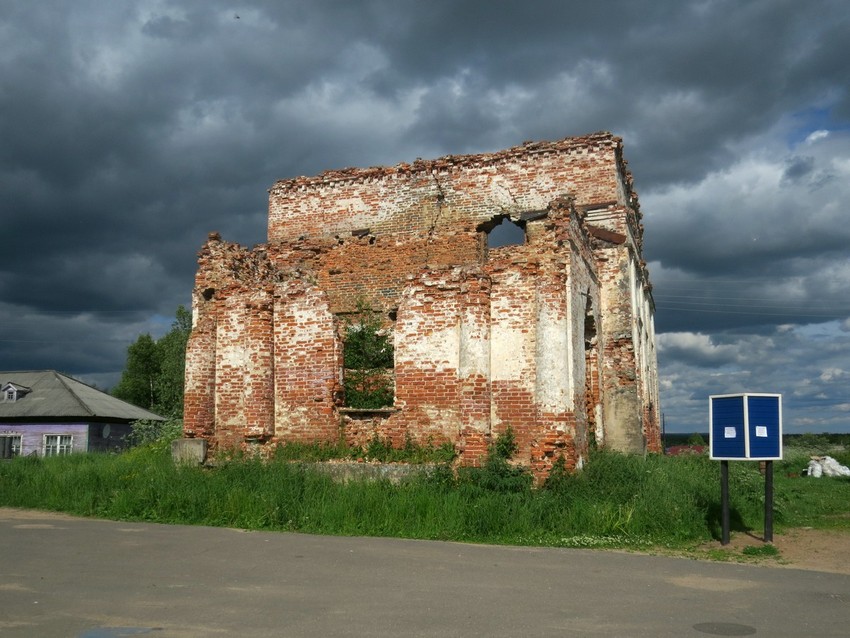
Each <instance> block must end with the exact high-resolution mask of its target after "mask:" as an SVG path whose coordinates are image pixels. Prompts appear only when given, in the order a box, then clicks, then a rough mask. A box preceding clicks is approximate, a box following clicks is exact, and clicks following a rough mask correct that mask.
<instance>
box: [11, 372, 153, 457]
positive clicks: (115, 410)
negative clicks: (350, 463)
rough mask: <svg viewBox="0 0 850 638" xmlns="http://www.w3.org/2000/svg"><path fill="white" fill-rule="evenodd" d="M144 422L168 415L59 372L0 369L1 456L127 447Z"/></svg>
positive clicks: (42, 454) (110, 449)
mask: <svg viewBox="0 0 850 638" xmlns="http://www.w3.org/2000/svg"><path fill="white" fill-rule="evenodd" d="M139 420H153V421H164V420H165V419H164V418H163V417H161V416H159V415H158V414H154V413H153V412H150V411H148V410H144V409H142V408H139V407H137V406H135V405H132V404H130V403H127V402H126V401H122V400H120V399H116V398H115V397H113V396H110V395H108V394H106V393H105V392H101V391H100V390H98V389H96V388H93V387H91V386H89V385H86V384H85V383H83V382H82V381H78V380H77V379H74V378H72V377H69V376H67V375H64V374H62V373H60V372H56V371H54V370H40V371H34V372H0V459H4V458H11V457H13V456H18V455H24V456H27V455H37V456H54V455H59V454H70V453H72V452H97V451H102V452H106V451H118V450H122V449H124V448H125V447H126V446H127V436H128V435H129V434H130V430H131V424H132V423H133V422H134V421H139Z"/></svg>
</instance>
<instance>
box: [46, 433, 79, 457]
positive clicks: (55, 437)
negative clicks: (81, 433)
mask: <svg viewBox="0 0 850 638" xmlns="http://www.w3.org/2000/svg"><path fill="white" fill-rule="evenodd" d="M73 447H74V437H73V436H72V435H70V434H45V435H44V456H61V455H63V454H70V453H71V450H72V449H73Z"/></svg>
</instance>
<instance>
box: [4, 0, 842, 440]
mask: <svg viewBox="0 0 850 638" xmlns="http://www.w3.org/2000/svg"><path fill="white" fill-rule="evenodd" d="M573 5H575V6H573ZM849 32H850V13H848V12H847V10H846V7H845V5H844V3H843V2H840V1H838V0H836V1H826V0H824V1H818V0H815V1H813V2H808V3H799V2H783V1H776V0H770V1H753V2H738V1H731V0H730V1H726V0H700V1H693V2H683V1H680V0H666V1H665V0H653V1H652V2H648V1H627V0H622V1H607V2H606V1H600V2H595V3H564V2H560V1H554V0H552V1H545V0H541V1H538V2H527V1H526V2H514V1H499V0H493V1H490V2H479V1H470V2H455V1H448V0H445V1H438V0H432V1H429V2H415V1H412V0H411V1H405V0H395V1H392V2H390V1H385V0H372V1H365V2H357V3H353V2H331V1H312V2H309V3H305V2H281V1H272V0H268V1H260V0H257V1H253V2H252V1H245V2H225V1H217V0H205V1H203V2H201V1H190V0H185V1H167V0H140V1H138V2H121V3H104V2H99V1H94V0H89V1H86V0H79V1H77V2H73V3H68V2H62V1H60V0H42V1H41V2H37V3H36V2H30V1H29V0H27V1H24V0H20V1H18V0H6V1H5V2H3V3H2V11H0V140H2V144H0V192H2V199H0V221H2V230H0V237H2V240H0V241H2V248H3V250H2V259H0V325H2V326H3V332H2V334H1V335H0V369H5V370H15V369H20V370H25V369H42V368H54V369H58V370H62V371H64V372H66V373H69V374H72V375H74V376H77V377H79V378H81V379H83V380H86V381H89V382H93V383H96V384H98V385H99V386H100V387H108V386H110V385H112V384H114V383H115V382H116V381H117V379H118V376H119V374H120V371H121V369H122V367H123V364H124V359H125V355H126V348H127V346H128V345H129V344H130V343H131V342H132V341H134V340H135V339H136V338H137V336H138V335H139V334H140V333H143V332H151V333H152V334H154V336H157V335H159V334H162V333H163V332H164V331H165V330H167V329H168V326H169V324H170V321H171V318H172V317H173V316H174V311H175V309H176V307H177V305H178V304H184V305H188V304H189V302H190V293H191V288H192V285H193V277H194V272H195V260H196V254H197V251H198V249H199V248H200V246H201V245H202V243H203V242H204V240H205V238H206V236H207V234H208V233H209V232H211V231H219V232H221V233H222V235H223V237H224V238H226V239H228V240H231V241H239V242H241V243H244V244H248V245H251V244H255V243H260V242H263V241H264V240H265V223H266V205H267V193H266V191H267V189H268V188H269V187H270V186H271V185H272V184H273V183H274V181H275V180H277V179H280V178H288V177H294V176H297V175H312V174H316V173H319V172H321V171H323V170H327V169H332V168H342V167H345V166H371V165H378V164H396V163H399V162H410V161H413V160H414V159H415V158H417V157H423V158H431V157H438V156H442V155H447V154H461V153H478V152H487V151H494V150H498V149H501V148H506V147H509V146H514V145H517V144H520V143H522V142H523V141H526V140H541V139H549V140H552V139H560V138H563V137H566V136H570V135H581V134H585V133H589V132H593V131H598V130H610V131H613V132H614V133H615V134H617V135H620V136H621V137H623V139H624V143H625V152H626V157H627V159H628V160H629V166H630V169H631V170H632V172H633V173H634V175H635V180H636V186H637V189H638V190H639V192H640V200H641V207H642V211H643V213H644V225H645V238H646V242H645V253H646V254H645V256H646V258H647V260H648V261H649V267H650V275H651V278H652V280H653V284H654V290H653V294H654V296H655V300H656V304H657V315H656V330H657V333H658V347H659V359H660V374H661V381H662V383H661V385H662V388H661V389H662V395H661V399H662V411H663V412H664V413H665V420H666V423H667V425H668V428H669V429H671V430H680V431H695V430H705V429H706V421H707V407H708V401H707V397H708V395H709V394H713V393H723V392H736V391H752V392H758V391H764V392H782V393H783V395H784V397H785V409H786V414H785V425H786V430H787V431H805V430H813V431H826V430H832V431H850V364H848V360H850V259H848V256H850V253H848V245H850V224H848V221H847V220H848V216H847V213H846V212H845V210H844V206H843V203H844V202H846V201H848V199H849V198H850V94H848V87H850V65H848V64H847V60H848V59H850V39H848V38H847V37H846V36H847V33H849Z"/></svg>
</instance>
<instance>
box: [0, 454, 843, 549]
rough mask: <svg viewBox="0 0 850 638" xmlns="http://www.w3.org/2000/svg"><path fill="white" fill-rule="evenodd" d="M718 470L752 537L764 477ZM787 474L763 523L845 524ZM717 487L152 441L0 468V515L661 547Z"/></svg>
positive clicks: (600, 459) (824, 492)
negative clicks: (416, 472) (389, 468)
mask: <svg viewBox="0 0 850 638" xmlns="http://www.w3.org/2000/svg"><path fill="white" fill-rule="evenodd" d="M730 465H731V478H730V485H731V487H730V495H731V506H732V524H733V529H759V528H760V527H761V525H762V522H763V521H762V515H763V495H764V481H763V478H762V477H761V475H760V474H759V472H758V465H757V464H755V463H732V464H730ZM804 465H805V464H803V466H804ZM791 468H792V465H783V464H779V467H777V473H776V482H775V490H776V503H777V513H776V516H775V523H776V525H777V527H778V528H781V527H782V526H783V525H794V524H807V525H812V524H815V525H838V526H841V525H844V526H847V527H850V518H848V517H846V516H844V517H842V516H840V514H842V513H843V514H846V512H847V511H848V510H849V509H850V480H842V479H829V480H825V479H820V480H818V479H804V478H789V477H788V476H786V474H787V473H788V472H789V471H790V469H791ZM719 492H720V485H719V463H717V462H715V461H710V460H709V459H708V458H706V457H705V456H682V457H676V458H667V457H660V456H649V457H646V458H643V457H637V456H626V455H622V454H617V453H612V452H597V453H595V454H594V455H593V456H592V457H591V459H590V461H589V463H588V464H587V465H586V467H585V469H584V471H582V472H580V473H577V474H568V473H565V472H562V471H555V472H554V473H553V476H552V477H551V479H550V480H549V482H548V483H547V484H546V485H545V486H544V487H542V488H539V489H532V488H531V481H530V478H529V476H528V475H527V473H525V472H524V471H523V470H520V469H517V468H515V467H513V466H511V465H509V464H508V463H504V462H501V461H499V460H498V459H496V460H495V461H494V462H491V463H488V464H486V465H485V466H484V467H482V468H465V469H462V470H461V471H459V472H457V473H455V472H453V471H452V469H451V468H450V467H449V466H447V465H443V466H438V467H437V468H436V469H435V470H433V471H431V472H429V473H427V474H423V475H421V476H419V477H417V478H415V479H411V480H409V481H407V482H405V483H402V484H401V485H393V484H391V483H389V482H384V481H377V482H350V483H346V484H340V483H335V482H333V480H332V479H331V478H329V477H328V476H326V475H324V474H322V473H320V472H317V471H314V470H313V469H311V467H310V466H309V464H301V463H292V462H289V461H287V460H282V459H277V460H271V461H268V462H261V461H259V460H256V459H250V458H244V459H238V460H233V461H231V462H228V463H225V464H223V465H221V466H220V467H217V468H215V469H203V468H198V467H181V466H175V465H174V464H173V463H172V461H171V458H170V456H169V454H168V450H167V448H166V447H165V446H148V447H141V448H137V449H134V450H132V451H130V452H129V453H126V454H122V455H115V456H110V455H73V456H67V457H52V458H47V459H34V458H19V459H14V460H13V461H11V462H6V463H2V464H0V505H6V506H15V507H29V508H39V509H47V510H59V511H65V512H68V513H72V514H77V515H82V516H97V517H103V518H112V519H120V520H145V521H157V522H162V523H184V524H192V525H213V526H228V527H238V528H246V529H266V530H292V531H301V532H311V533H321V534H341V535H370V536H396V537H408V538H427V539H446V540H462V541H476V542H488V543H512V544H540V545H561V546H600V545H603V546H604V545H608V546H640V545H648V544H652V545H659V544H660V545H668V546H674V547H675V546H685V545H687V544H691V543H694V542H699V541H703V540H709V539H711V538H718V537H719V535H720V508H719V499H720V494H719ZM813 501H814V502H815V505H814V506H812V502H813ZM830 517H832V518H830ZM825 521H827V522H825Z"/></svg>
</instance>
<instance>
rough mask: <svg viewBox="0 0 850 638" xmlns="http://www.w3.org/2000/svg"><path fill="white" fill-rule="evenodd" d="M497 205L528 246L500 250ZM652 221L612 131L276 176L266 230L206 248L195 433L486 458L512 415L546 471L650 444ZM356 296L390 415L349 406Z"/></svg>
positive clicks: (195, 350)
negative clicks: (598, 449)
mask: <svg viewBox="0 0 850 638" xmlns="http://www.w3.org/2000/svg"><path fill="white" fill-rule="evenodd" d="M505 217H507V218H509V219H510V220H512V221H513V222H515V223H518V224H519V225H520V226H523V227H524V230H525V235H526V236H525V242H524V243H522V244H521V245H511V246H504V247H498V248H488V247H487V232H488V231H489V229H491V228H493V226H495V224H496V223H498V221H499V220H500V219H501V218H505ZM642 232H643V228H642V226H641V224H640V210H639V207H638V203H637V195H636V193H635V192H634V190H633V187H632V178H631V175H630V173H629V172H628V170H627V169H626V164H625V161H624V160H623V157H622V142H621V140H620V139H619V138H616V137H614V136H612V135H611V134H609V133H596V134H593V135H588V136H585V137H581V138H567V139H564V140H561V141H558V142H540V143H527V144H524V145H522V146H519V147H516V148H512V149H508V150H505V151H501V152H498V153H491V154H481V155H469V156H450V157H444V158H441V159H438V160H430V161H423V160H417V161H416V162H414V163H413V164H402V165H399V166H395V167H381V168H367V169H345V170H341V171H329V172H326V173H323V174H321V175H319V176H316V177H310V178H306V177H299V178H295V179H290V180H284V181H280V182H277V183H276V184H275V185H274V186H273V187H272V189H271V190H270V194H269V228H268V240H269V243H268V244H267V245H264V246H258V247H256V248H254V249H253V250H248V249H245V248H243V247H240V246H237V245H235V244H231V243H227V242H224V241H222V240H221V238H220V237H219V236H218V235H216V234H213V235H211V236H210V239H209V241H208V242H207V244H206V245H205V246H204V248H203V250H202V251H201V253H200V257H199V270H198V275H197V279H196V285H195V291H194V299H193V308H194V327H193V332H192V336H191V338H190V342H189V347H188V352H187V371H186V409H185V434H186V436H188V437H204V438H206V439H208V441H209V442H210V443H211V445H212V446H213V447H216V446H234V445H235V446H238V445H243V444H245V443H246V442H252V443H261V444H275V443H278V442H285V441H290V440H299V441H314V440H326V441H327V440H335V439H336V438H338V437H346V438H347V439H348V440H350V441H357V442H363V441H365V440H367V439H368V438H371V437H372V436H374V435H376V434H377V435H378V436H381V437H384V438H387V439H389V440H391V441H392V442H393V443H394V444H397V445H401V444H403V442H404V441H405V439H406V438H410V439H413V440H415V441H418V442H421V443H425V442H427V441H431V442H434V443H438V442H442V441H451V442H453V443H454V444H455V445H456V447H457V449H458V450H459V452H460V459H461V462H463V463H468V464H477V463H480V461H481V459H482V458H483V456H484V455H485V454H486V450H487V445H488V444H489V443H490V442H491V440H492V438H493V437H494V436H498V434H499V433H501V432H503V431H504V429H505V428H506V427H508V426H510V427H512V428H513V430H514V432H515V434H516V437H517V442H518V443H519V447H520V452H519V454H518V460H519V461H520V462H524V463H526V464H528V465H530V466H531V467H532V469H533V471H534V472H535V474H536V475H537V476H538V477H544V476H545V475H546V474H547V473H548V471H549V469H550V468H551V467H552V464H553V463H554V462H555V461H556V460H557V459H558V458H559V457H564V458H565V460H566V462H567V465H568V466H569V467H576V466H578V465H580V464H581V463H583V461H584V459H586V456H587V451H588V447H589V445H591V444H592V443H593V442H597V443H599V444H602V445H609V446H611V447H614V448H616V449H621V450H625V451H643V450H646V449H650V450H657V449H659V448H660V438H659V436H660V435H659V430H658V422H659V419H658V390H657V371H656V362H655V347H654V327H653V324H652V314H653V305H652V297H651V287H650V284H649V279H648V275H647V271H646V267H645V264H644V262H643V261H642V256H641V247H642ZM363 302H365V303H367V304H368V305H369V306H370V307H371V308H372V309H373V310H375V311H377V312H379V313H381V314H382V315H383V317H384V325H385V326H386V327H387V329H388V330H390V331H391V332H392V336H393V341H394V346H395V366H394V370H393V371H392V372H393V375H394V379H395V403H394V405H393V406H388V409H386V410H372V411H353V410H348V409H345V397H344V396H343V393H342V349H343V343H342V340H343V337H344V330H341V325H342V324H341V322H342V321H344V318H345V317H347V316H350V314H351V313H353V312H354V311H355V310H356V308H357V305H358V303H361V304H362V303H363Z"/></svg>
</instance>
